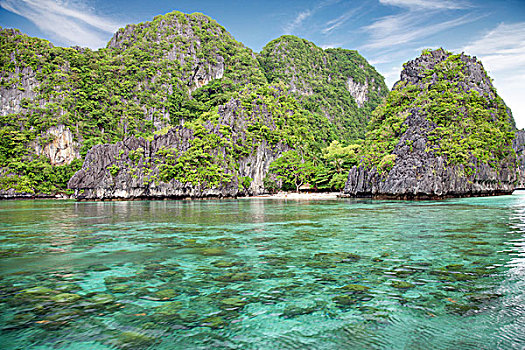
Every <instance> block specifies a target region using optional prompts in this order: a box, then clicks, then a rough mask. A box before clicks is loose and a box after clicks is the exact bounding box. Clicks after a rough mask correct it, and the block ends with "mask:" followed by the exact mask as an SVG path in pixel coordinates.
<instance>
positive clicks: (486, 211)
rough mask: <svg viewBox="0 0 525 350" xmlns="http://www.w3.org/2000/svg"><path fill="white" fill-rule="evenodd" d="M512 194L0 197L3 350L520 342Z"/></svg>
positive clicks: (518, 225) (523, 290)
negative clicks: (419, 198)
mask: <svg viewBox="0 0 525 350" xmlns="http://www.w3.org/2000/svg"><path fill="white" fill-rule="evenodd" d="M524 230H525V194H521V193H517V194H514V195H513V196H504V197H494V198H471V199H460V200H446V201H429V202H397V201H371V200H338V201H319V202H293V201H287V202H285V201H273V200H261V199H252V200H225V201H152V202H94V203H87V202H83V203H76V202H69V201H9V202H0V240H1V250H0V254H1V256H2V259H1V260H0V287H1V288H0V303H1V304H0V305H1V308H2V313H1V314H0V320H1V321H0V326H1V329H0V343H1V344H2V348H5V349H22V348H23V349H25V348H32V349H146V348H155V349H187V348H196V349H209V348H213V349H215V348H226V349H228V348H236V349H237V348H242V349H296V348H298V349H342V348H372V349H393V348H395V349H401V348H404V349H428V348H432V349H480V348H483V349H521V348H524V347H525V331H524V329H525V307H524V305H525V235H524Z"/></svg>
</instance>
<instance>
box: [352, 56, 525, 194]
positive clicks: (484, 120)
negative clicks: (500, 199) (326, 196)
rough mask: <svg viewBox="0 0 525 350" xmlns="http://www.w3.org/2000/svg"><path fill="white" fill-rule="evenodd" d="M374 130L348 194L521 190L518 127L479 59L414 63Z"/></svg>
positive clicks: (375, 118)
mask: <svg viewBox="0 0 525 350" xmlns="http://www.w3.org/2000/svg"><path fill="white" fill-rule="evenodd" d="M369 128H370V131H369V132H368V133H367V136H366V140H365V142H364V146H363V149H362V153H361V157H362V159H361V162H360V164H359V166H356V167H354V168H353V169H352V170H351V171H350V173H349V175H348V181H347V183H346V186H345V188H344V193H345V194H347V195H350V196H371V197H375V198H399V199H412V198H445V197H462V196H480V195H494V194H504V193H511V192H512V191H513V190H514V188H515V187H516V186H517V181H518V177H517V170H518V169H517V159H516V151H515V150H514V149H513V141H514V139H515V125H514V120H513V118H512V114H511V112H510V110H509V109H508V107H507V106H506V105H505V103H504V102H503V100H502V99H501V98H500V97H499V96H498V94H497V92H496V90H495V88H494V86H493V85H492V82H491V80H490V78H489V77H488V75H487V73H486V72H485V70H484V69H483V66H482V64H481V62H480V61H479V60H477V59H476V58H475V57H469V56H467V55H464V54H456V55H454V54H452V53H450V52H446V51H445V50H442V49H439V50H434V51H424V52H423V54H422V56H421V57H418V58H416V59H415V60H413V61H409V62H407V63H406V64H405V66H404V69H403V71H402V73H401V80H400V81H399V82H397V83H396V84H395V86H394V88H393V90H392V91H391V92H390V94H389V95H388V97H387V99H386V101H385V102H384V103H383V104H382V105H381V106H379V107H378V108H377V110H376V111H375V112H374V116H373V117H372V121H371V124H370V126H369ZM520 142H521V143H523V142H522V140H521V141H520V140H518V139H517V140H516V141H514V147H515V148H518V147H520V146H519V145H520Z"/></svg>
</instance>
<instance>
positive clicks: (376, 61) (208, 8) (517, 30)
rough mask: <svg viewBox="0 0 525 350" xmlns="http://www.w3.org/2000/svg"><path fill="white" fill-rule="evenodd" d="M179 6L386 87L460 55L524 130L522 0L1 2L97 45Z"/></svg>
mask: <svg viewBox="0 0 525 350" xmlns="http://www.w3.org/2000/svg"><path fill="white" fill-rule="evenodd" d="M173 10H179V11H182V12H187V13H192V12H202V13H204V14H207V15H209V16H211V17H212V18H214V19H215V20H217V22H219V23H220V24H222V25H223V26H224V27H225V28H226V29H227V30H228V31H229V32H230V33H232V35H233V36H234V37H235V38H236V39H237V40H239V41H241V42H243V43H244V44H245V45H246V46H248V47H250V48H251V49H253V50H254V51H257V52H258V51H260V50H261V49H262V47H263V46H264V45H265V44H266V43H267V42H269V41H270V40H272V39H275V38H277V37H279V36H280V35H283V34H294V35H297V36H299V37H302V38H305V39H308V40H310V41H313V42H314V43H316V44H317V45H319V46H321V47H323V48H326V47H343V48H347V49H357V50H359V52H360V53H361V54H362V55H363V56H364V57H365V58H366V59H368V61H369V62H370V63H372V64H373V65H374V66H375V67H376V68H377V69H378V71H379V72H380V73H381V74H383V75H384V76H385V78H386V80H387V84H388V85H389V86H392V84H393V83H394V82H395V81H397V79H398V78H399V73H400V71H401V66H402V64H403V62H405V61H407V60H410V59H413V58H415V57H416V56H418V55H419V54H420V53H421V50H422V49H424V48H438V47H443V48H445V49H447V50H450V51H454V52H463V51H464V52H465V53H467V54H470V55H473V56H477V57H478V58H480V59H481V60H482V61H483V64H484V66H485V68H486V69H487V70H488V72H489V74H490V76H491V77H492V78H493V79H494V84H495V86H496V88H497V89H498V92H499V93H500V95H501V96H502V97H503V99H504V100H505V102H506V103H507V104H508V105H509V106H510V107H511V109H512V111H513V114H514V118H515V119H516V123H517V125H518V127H519V128H523V127H525V0H457V1H456V0H346V1H344V0H306V1H293V0H292V1H286V0H280V1H276V0H265V1H249V0H246V1H244V0H225V1H217V0H214V1H211V0H210V1H208V0H204V1H199V0H184V1H177V0H172V1H168V0H159V1H154V0H150V1H148V0H146V1H144V0H114V1H111V0H105V1H102V0H0V26H2V27H8V28H18V29H20V30H21V31H22V32H24V33H26V34H28V35H31V36H37V37H41V38H45V39H48V40H50V41H51V42H53V43H54V44H55V45H59V46H71V45H80V46H88V47H91V48H93V49H96V48H99V47H104V46H105V45H106V43H107V42H108V41H109V39H110V38H111V36H112V33H113V32H114V31H115V30H116V29H118V28H119V27H122V26H124V25H125V24H127V23H139V22H144V21H148V20H150V19H152V18H153V17H154V16H156V15H159V14H164V13H167V12H170V11H173Z"/></svg>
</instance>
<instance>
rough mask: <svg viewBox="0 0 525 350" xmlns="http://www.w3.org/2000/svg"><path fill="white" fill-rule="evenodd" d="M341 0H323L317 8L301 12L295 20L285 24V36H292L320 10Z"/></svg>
mask: <svg viewBox="0 0 525 350" xmlns="http://www.w3.org/2000/svg"><path fill="white" fill-rule="evenodd" d="M340 1H341V0H323V1H320V2H318V3H317V4H316V5H315V6H313V7H310V8H309V9H304V10H302V11H300V12H299V13H298V14H297V15H296V16H295V18H294V19H293V20H291V21H289V22H287V23H285V25H284V26H283V30H284V33H285V34H292V33H293V32H294V31H295V30H296V29H298V28H300V27H301V26H302V25H303V22H304V21H306V20H307V19H309V18H310V17H312V16H313V15H314V14H315V13H316V12H318V11H319V10H321V9H323V8H325V7H328V6H332V5H335V4H337V3H339V2H340Z"/></svg>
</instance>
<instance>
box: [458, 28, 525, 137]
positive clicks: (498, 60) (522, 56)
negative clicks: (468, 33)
mask: <svg viewBox="0 0 525 350" xmlns="http://www.w3.org/2000/svg"><path fill="white" fill-rule="evenodd" d="M461 50H462V51H464V52H465V53H466V54H469V55H475V56H478V57H479V58H480V59H481V61H482V62H483V65H484V66H485V68H486V69H487V71H489V74H490V75H491V77H493V78H494V84H495V86H496V87H497V88H498V92H499V93H500V94H501V95H502V97H503V99H504V100H505V102H506V103H507V104H508V105H509V107H510V108H511V109H512V112H513V114H514V118H515V119H516V123H517V125H518V127H521V128H523V127H525V99H523V81H524V79H525V22H519V23H513V24H505V23H501V24H499V25H498V26H497V27H496V28H494V29H492V30H490V31H488V32H486V33H485V34H484V35H483V36H482V37H480V38H479V39H477V40H475V41H473V42H471V43H469V44H467V45H466V46H464V47H463V48H462V49H461Z"/></svg>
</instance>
